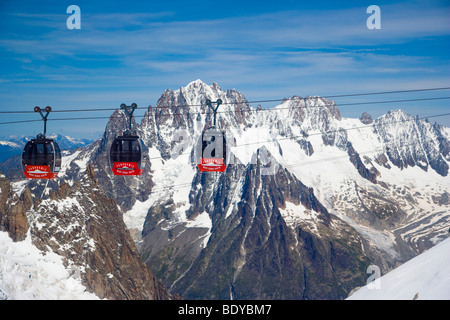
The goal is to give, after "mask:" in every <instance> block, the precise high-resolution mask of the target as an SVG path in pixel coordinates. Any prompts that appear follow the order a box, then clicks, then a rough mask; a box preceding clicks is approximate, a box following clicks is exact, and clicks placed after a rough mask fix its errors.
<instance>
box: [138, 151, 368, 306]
mask: <svg viewBox="0 0 450 320" xmlns="http://www.w3.org/2000/svg"><path fill="white" fill-rule="evenodd" d="M257 156H258V161H257V162H256V164H249V165H247V166H244V165H234V166H230V167H229V168H228V169H227V171H226V174H225V175H222V176H220V177H215V176H213V175H207V174H198V175H197V176H196V178H195V179H194V182H193V185H194V186H198V188H193V189H192V191H191V196H190V199H191V206H190V208H189V210H188V212H186V215H187V216H188V217H190V218H191V219H193V218H195V217H196V216H198V215H199V214H206V213H207V214H208V215H209V217H210V219H211V221H212V228H211V231H210V232H211V234H210V237H209V240H208V243H207V246H206V247H204V246H200V245H199V243H198V242H195V241H194V242H192V241H191V242H185V243H184V244H183V245H184V246H183V247H182V243H179V242H178V243H177V242H176V240H170V237H169V236H167V239H168V240H167V242H168V244H167V243H166V244H165V245H161V246H160V248H159V251H158V248H156V246H155V245H152V244H151V243H152V242H153V241H154V240H155V237H154V234H160V235H161V234H163V229H164V228H160V229H158V226H157V224H156V223H155V222H156V221H159V224H158V225H159V226H160V225H161V224H162V223H161V221H164V220H165V219H166V218H165V217H166V216H167V215H170V204H168V203H164V204H160V205H157V206H153V207H152V208H151V209H150V210H149V214H148V215H147V219H146V225H147V226H150V225H151V226H152V227H151V228H152V232H148V231H150V229H146V230H147V232H148V233H146V234H145V237H144V245H143V246H142V247H141V252H142V254H143V256H144V257H145V258H146V261H147V263H149V265H150V266H151V268H152V269H154V268H157V266H158V265H159V266H161V265H164V266H166V267H165V268H164V272H161V273H157V274H158V276H159V277H161V279H162V281H163V283H164V284H165V285H166V286H168V287H171V288H172V290H173V291H174V292H178V293H180V294H181V295H182V296H183V297H185V298H188V299H230V298H233V299H342V298H345V297H346V296H347V294H348V293H349V291H350V290H351V289H352V288H354V287H355V286H357V285H361V284H363V283H364V279H365V277H366V275H365V268H366V267H367V264H368V260H367V258H365V256H364V254H363V252H362V249H361V240H360V239H359V237H358V235H357V234H356V232H355V231H354V230H353V229H351V228H350V227H349V226H348V225H346V224H344V223H342V222H341V221H340V220H339V219H337V218H335V217H334V216H331V215H330V214H329V213H328V212H327V210H326V209H325V207H323V205H322V204H321V203H320V202H319V200H318V199H317V198H316V197H315V196H314V191H313V190H312V189H311V188H308V187H306V186H305V185H303V184H302V183H301V182H300V181H298V180H297V179H296V178H295V177H294V176H293V175H292V174H291V173H289V171H287V170H286V169H284V168H281V169H279V170H278V172H277V173H276V174H275V175H262V174H261V172H262V169H264V166H263V165H262V163H261V161H260V160H259V157H260V154H259V152H258V155H257ZM194 190H195V191H194ZM236 193H238V194H240V196H239V200H238V201H236V199H235V198H233V197H232V195H233V194H236ZM288 202H289V203H292V204H294V205H296V206H302V207H303V208H304V209H305V210H306V212H308V213H309V214H310V215H311V216H315V220H314V221H315V223H314V226H315V227H313V226H312V225H311V224H308V223H307V222H305V221H302V219H298V220H297V221H296V222H295V223H290V224H288V223H287V222H286V221H285V217H284V216H283V213H282V212H283V211H284V209H285V208H286V205H287V203H288ZM158 208H160V209H158ZM167 210H169V211H167ZM164 212H165V213H164ZM178 228H179V229H178V230H176V228H174V229H173V230H174V231H173V232H174V233H176V234H174V235H172V239H176V238H177V237H178V236H181V235H183V236H184V237H185V239H186V237H188V235H187V234H188V233H189V234H190V236H191V237H192V238H194V237H193V235H194V233H193V232H195V231H194V228H190V229H188V228H185V227H184V226H179V227H178ZM196 232H198V233H197V234H196V238H198V236H199V235H201V234H202V232H201V230H197V231H196ZM203 232H205V231H203ZM186 247H187V248H186ZM182 249H184V250H182ZM182 252H183V253H184V254H186V253H187V252H189V253H190V254H189V255H187V254H186V255H185V256H184V258H186V259H187V260H184V259H183V260H182V259H180V258H181V257H182ZM168 270H169V271H170V272H167V271H168ZM164 275H166V277H164ZM181 275H183V276H182V277H180V276H181Z"/></svg>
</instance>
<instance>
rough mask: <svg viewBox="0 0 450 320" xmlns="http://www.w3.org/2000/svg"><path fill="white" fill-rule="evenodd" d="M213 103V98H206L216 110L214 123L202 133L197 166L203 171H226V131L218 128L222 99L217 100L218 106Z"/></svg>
mask: <svg viewBox="0 0 450 320" xmlns="http://www.w3.org/2000/svg"><path fill="white" fill-rule="evenodd" d="M211 103H212V102H211V100H209V99H208V100H206V104H207V105H208V106H209V107H210V108H211V109H212V110H213V112H214V125H213V126H212V127H210V128H209V129H208V130H205V131H204V132H203V133H202V142H201V143H202V154H201V159H200V163H199V164H197V167H198V169H199V170H200V171H201V172H224V171H225V170H226V169H227V165H226V159H227V154H226V150H227V149H226V138H225V132H224V131H221V130H217V129H216V113H217V109H218V108H219V106H220V104H221V103H222V100H221V99H218V100H217V101H216V102H215V103H216V104H217V106H216V108H213V107H212V106H211Z"/></svg>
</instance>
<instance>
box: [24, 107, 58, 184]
mask: <svg viewBox="0 0 450 320" xmlns="http://www.w3.org/2000/svg"><path fill="white" fill-rule="evenodd" d="M34 111H35V112H39V113H40V114H41V116H42V119H43V120H44V133H41V134H38V135H37V137H36V139H31V141H28V142H27V144H26V145H25V148H24V149H23V152H22V168H23V172H24V175H25V177H27V179H54V178H56V177H57V176H58V173H59V171H60V169H61V150H60V149H59V146H58V144H57V143H56V142H55V141H53V140H52V139H47V138H46V137H45V134H46V131H47V117H48V115H49V113H50V112H51V111H52V108H51V107H46V108H45V111H46V112H47V114H46V115H45V116H44V115H43V114H42V111H41V108H39V107H35V108H34Z"/></svg>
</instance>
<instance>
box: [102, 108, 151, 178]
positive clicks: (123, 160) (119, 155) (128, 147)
mask: <svg viewBox="0 0 450 320" xmlns="http://www.w3.org/2000/svg"><path fill="white" fill-rule="evenodd" d="M120 108H121V109H123V110H124V111H125V113H126V114H127V116H128V118H129V124H128V130H126V131H125V132H124V133H123V135H122V136H118V137H116V138H115V139H114V141H113V143H112V145H111V149H110V152H109V161H110V165H111V169H112V172H113V173H114V175H116V176H139V175H141V174H142V173H143V172H144V168H143V166H144V163H143V161H142V154H143V150H144V144H143V143H142V140H141V139H140V138H139V136H136V135H132V134H131V118H132V116H133V112H134V110H135V109H136V108H137V105H136V104H135V103H133V104H132V105H131V107H128V106H126V105H125V104H123V103H122V104H121V105H120ZM129 108H131V110H130V109H129Z"/></svg>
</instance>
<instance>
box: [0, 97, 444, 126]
mask: <svg viewBox="0 0 450 320" xmlns="http://www.w3.org/2000/svg"><path fill="white" fill-rule="evenodd" d="M297 99H303V98H297ZM448 99H450V96H448V97H430V98H418V99H401V100H384V101H371V102H370V101H369V102H367V101H366V102H354V103H341V104H339V106H337V105H336V107H343V106H344V107H345V106H356V105H369V104H385V103H404V102H419V101H434V100H448ZM331 106H333V105H313V106H298V108H299V109H312V108H326V107H331ZM289 109H292V107H284V108H268V109H260V110H256V109H255V110H252V111H254V112H260V111H263V112H275V111H279V110H289ZM114 110H117V109H114ZM83 111H86V110H83ZM54 112H56V111H54ZM76 112H82V111H76ZM232 112H241V113H242V112H244V113H245V112H247V111H246V110H235V111H217V113H222V114H223V113H232ZM3 113H6V111H4V112H3ZM10 113H14V112H10ZM200 114H209V111H208V110H205V111H203V112H194V113H189V114H187V113H186V114H183V113H172V114H171V116H174V115H177V116H194V115H200ZM153 116H154V117H166V116H168V114H154V115H153ZM144 117H146V115H141V116H134V118H144ZM100 119H122V117H113V116H109V117H108V116H98V117H69V118H53V119H49V121H72V120H100ZM36 121H41V120H36V119H32V120H15V121H6V122H0V125H6V124H17V123H27V122H36Z"/></svg>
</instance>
